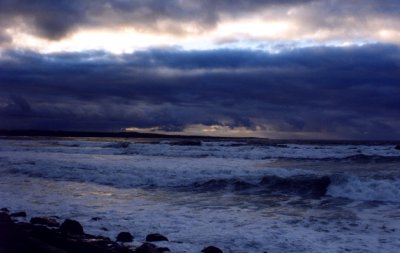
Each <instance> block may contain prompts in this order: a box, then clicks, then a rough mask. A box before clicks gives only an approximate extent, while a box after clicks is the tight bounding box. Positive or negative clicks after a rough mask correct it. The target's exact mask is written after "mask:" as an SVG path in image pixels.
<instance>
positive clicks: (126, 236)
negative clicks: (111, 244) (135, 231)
mask: <svg viewBox="0 0 400 253" xmlns="http://www.w3.org/2000/svg"><path fill="white" fill-rule="evenodd" d="M117 241H118V242H131V241H133V236H132V235H131V233H129V232H121V233H119V234H118V235H117Z"/></svg>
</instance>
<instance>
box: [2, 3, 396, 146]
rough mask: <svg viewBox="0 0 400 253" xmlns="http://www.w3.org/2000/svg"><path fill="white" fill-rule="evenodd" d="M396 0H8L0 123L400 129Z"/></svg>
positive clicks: (309, 131) (278, 131)
mask: <svg viewBox="0 0 400 253" xmlns="http://www.w3.org/2000/svg"><path fill="white" fill-rule="evenodd" d="M399 7H400V3H399V2H398V1H397V0H383V1H374V0H351V1H347V0H346V1H345V0H328V1H318V0H301V1H299V0H285V1H282V0H279V1H278V0H262V1H260V0H258V1H249V0H238V1H228V0H204V1H197V0H185V1H183V0H163V1H161V0H160V1H156V0H97V1H83V0H59V1H53V0H38V1H24V0H0V119H1V120H0V128H11V129H21V128H24V129H64V130H119V129H122V128H130V129H146V130H148V131H161V132H163V131H165V132H172V133H181V132H185V133H191V134H196V133H199V134H229V135H238V136H244V135H256V136H264V137H275V138H356V139H393V138H397V139H399V138H400V130H399V129H400V120H399V119H400V117H399V116H400V115H399V112H400V102H399V99H398V98H399V97H400V86H399V83H400V77H399V70H400V53H399V52H400V49H399V48H400V45H399V44H400V32H399V27H400V13H399V12H400V8H399Z"/></svg>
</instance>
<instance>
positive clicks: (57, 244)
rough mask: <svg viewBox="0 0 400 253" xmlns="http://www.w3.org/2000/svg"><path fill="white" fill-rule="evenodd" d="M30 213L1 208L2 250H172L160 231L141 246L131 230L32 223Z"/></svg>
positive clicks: (210, 249) (213, 250) (42, 220)
mask: <svg viewBox="0 0 400 253" xmlns="http://www.w3.org/2000/svg"><path fill="white" fill-rule="evenodd" d="M26 216H27V215H26V212H24V211H19V212H14V213H11V212H10V211H9V210H8V209H7V208H1V209H0V253H28V252H29V253H31V252H41V253H69V252H71V253H162V252H170V249H169V248H167V247H159V246H157V245H156V243H157V242H161V241H168V238H167V237H165V236H163V235H160V234H149V235H147V236H146V240H145V242H143V243H142V244H141V245H139V246H133V245H131V244H129V243H130V242H132V241H133V236H132V235H131V234H130V232H127V231H121V232H120V233H119V234H118V236H117V237H116V239H115V240H112V239H110V238H108V237H104V236H96V235H91V234H87V233H85V232H84V228H83V227H82V225H81V224H80V223H79V222H78V221H76V220H71V219H65V220H64V221H63V222H60V221H59V218H58V217H57V216H50V217H32V218H31V219H30V221H29V222H26V221H20V219H21V218H25V217H26ZM199 252H203V253H222V252H223V251H222V250H220V249H219V248H217V247H214V246H206V247H204V248H203V250H201V251H199Z"/></svg>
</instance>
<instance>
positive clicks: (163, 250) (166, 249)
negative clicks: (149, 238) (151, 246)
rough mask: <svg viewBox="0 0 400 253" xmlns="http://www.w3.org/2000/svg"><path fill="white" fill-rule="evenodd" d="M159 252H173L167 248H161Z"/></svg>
mask: <svg viewBox="0 0 400 253" xmlns="http://www.w3.org/2000/svg"><path fill="white" fill-rule="evenodd" d="M157 250H158V252H167V251H171V250H170V249H169V248H167V247H160V248H157Z"/></svg>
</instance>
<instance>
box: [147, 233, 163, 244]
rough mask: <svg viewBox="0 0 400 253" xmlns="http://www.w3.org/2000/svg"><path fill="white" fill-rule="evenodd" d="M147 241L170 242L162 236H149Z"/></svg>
mask: <svg viewBox="0 0 400 253" xmlns="http://www.w3.org/2000/svg"><path fill="white" fill-rule="evenodd" d="M146 241H147V242H159V241H168V238H167V237H165V236H163V235H160V234H157V233H156V234H148V235H147V236H146Z"/></svg>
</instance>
